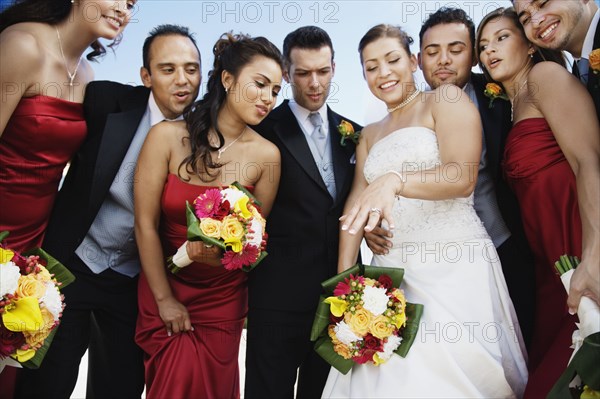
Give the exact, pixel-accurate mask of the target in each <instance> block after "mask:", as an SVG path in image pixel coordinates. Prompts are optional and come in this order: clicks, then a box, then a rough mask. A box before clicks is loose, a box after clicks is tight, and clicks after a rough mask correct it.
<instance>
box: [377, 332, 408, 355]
mask: <svg viewBox="0 0 600 399" xmlns="http://www.w3.org/2000/svg"><path fill="white" fill-rule="evenodd" d="M401 343H402V337H399V336H397V335H390V336H389V337H388V339H387V342H386V343H385V344H383V351H382V352H379V354H378V355H379V357H380V358H381V359H382V360H388V359H389V358H390V357H392V355H393V354H394V351H395V350H396V349H397V348H398V346H400V344H401Z"/></svg>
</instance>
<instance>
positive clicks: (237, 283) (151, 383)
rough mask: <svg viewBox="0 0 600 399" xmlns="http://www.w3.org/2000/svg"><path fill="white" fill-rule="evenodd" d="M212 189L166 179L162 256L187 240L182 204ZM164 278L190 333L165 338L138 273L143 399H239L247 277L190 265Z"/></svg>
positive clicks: (152, 297) (154, 305)
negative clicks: (184, 314) (186, 316)
mask: <svg viewBox="0 0 600 399" xmlns="http://www.w3.org/2000/svg"><path fill="white" fill-rule="evenodd" d="M209 188H211V187H206V186H197V185H193V184H188V183H185V182H183V181H181V180H179V178H178V177H177V176H176V175H173V174H169V176H168V179H167V182H166V184H165V187H164V190H163V194H162V199H161V207H162V215H161V224H160V234H161V241H162V243H163V249H164V253H165V256H168V255H171V254H174V253H175V251H176V250H177V248H179V246H180V245H181V244H183V243H184V242H185V240H186V229H187V227H186V218H185V201H186V200H187V201H190V202H192V201H193V200H194V198H196V197H197V196H198V195H200V194H202V193H203V192H204V191H205V190H207V189H209ZM167 278H168V280H169V283H170V284H171V289H172V290H173V293H174V295H175V297H176V298H177V300H178V301H179V302H181V303H182V304H184V305H185V306H186V308H187V310H188V312H189V315H190V319H191V322H192V325H193V326H194V331H190V332H187V333H180V334H176V335H173V336H171V337H168V336H167V331H166V329H165V325H164V323H163V321H162V320H161V318H160V316H159V313H158V307H157V306H156V302H155V300H154V296H153V295H152V291H151V290H150V287H149V286H148V282H147V280H146V278H145V276H144V274H143V273H142V274H141V275H140V280H139V287H138V307H139V315H138V320H137V331H136V342H137V344H138V345H139V346H140V347H141V348H142V349H143V350H144V352H145V366H146V395H147V397H148V398H215V399H221V398H239V396H240V377H239V369H238V352H239V344H240V337H241V333H242V328H243V325H244V319H245V317H246V314H247V310H248V300H247V284H246V280H247V277H246V273H244V272H242V271H227V270H225V269H224V268H222V267H211V266H208V265H203V264H200V263H193V264H191V265H189V266H187V267H185V268H184V269H183V270H181V271H180V272H179V273H178V274H177V275H176V276H175V275H173V274H171V273H170V272H167Z"/></svg>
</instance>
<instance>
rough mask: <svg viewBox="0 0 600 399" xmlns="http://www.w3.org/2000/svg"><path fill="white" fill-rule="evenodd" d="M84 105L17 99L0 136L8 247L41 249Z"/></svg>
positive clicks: (0, 225)
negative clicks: (17, 101)
mask: <svg viewBox="0 0 600 399" xmlns="http://www.w3.org/2000/svg"><path fill="white" fill-rule="evenodd" d="M86 133H87V128H86V125H85V120H84V118H83V106H82V105H81V104H79V103H74V102H70V101H66V100H62V99H60V98H55V97H48V96H34V97H24V98H22V99H21V101H20V102H19V104H17V107H16V108H15V110H14V112H13V114H12V115H11V117H10V119H9V120H8V124H7V125H6V127H5V128H4V132H3V134H2V137H0V232H2V231H9V232H10V235H9V236H8V238H7V239H6V240H5V244H7V247H8V248H12V249H14V250H17V251H25V250H28V249H32V248H35V247H39V246H40V245H41V244H42V239H43V238H44V231H45V230H46V225H47V224H48V218H49V217H50V211H51V210H52V205H53V204H54V199H55V197H56V193H57V192H58V184H59V182H60V179H61V177H62V172H63V169H64V168H65V165H66V164H67V162H69V160H70V159H71V157H72V156H73V154H74V153H75V151H77V149H78V148H79V146H80V145H81V143H83V140H84V139H85V136H86ZM16 374H17V369H16V368H13V367H6V368H5V369H4V370H3V371H2V373H0V387H1V388H0V398H1V399H4V398H12V397H13V391H14V382H15V378H16Z"/></svg>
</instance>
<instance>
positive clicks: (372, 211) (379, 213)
mask: <svg viewBox="0 0 600 399" xmlns="http://www.w3.org/2000/svg"><path fill="white" fill-rule="evenodd" d="M369 213H376V214H378V215H381V209H379V208H371V210H370V211H369Z"/></svg>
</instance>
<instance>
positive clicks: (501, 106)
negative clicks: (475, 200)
mask: <svg viewBox="0 0 600 399" xmlns="http://www.w3.org/2000/svg"><path fill="white" fill-rule="evenodd" d="M486 83H487V80H486V78H485V76H484V75H482V74H477V73H472V74H471V84H472V85H473V88H474V89H475V94H476V96H477V102H478V103H479V114H480V115H481V123H482V125H483V133H484V136H485V145H486V158H487V165H488V168H489V169H490V173H491V174H492V177H493V180H494V184H495V188H496V199H497V201H498V207H499V208H500V213H501V214H502V218H503V219H504V222H505V223H506V225H507V227H508V229H509V230H510V232H511V234H512V236H513V237H514V238H515V239H517V240H518V241H519V242H520V243H522V244H523V246H525V248H528V245H527V239H526V237H525V232H524V231H523V223H522V221H521V213H520V209H519V203H518V202H517V198H516V197H515V195H514V194H513V192H512V191H511V190H510V188H509V187H508V184H507V183H506V181H505V180H504V177H503V173H502V158H503V155H504V144H505V143H506V137H507V136H508V133H509V132H510V129H511V127H512V123H511V120H510V103H509V102H508V101H503V100H496V101H494V106H493V107H492V108H490V107H489V103H490V99H489V98H488V97H486V96H485V95H484V94H483V92H484V90H485V85H486Z"/></svg>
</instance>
